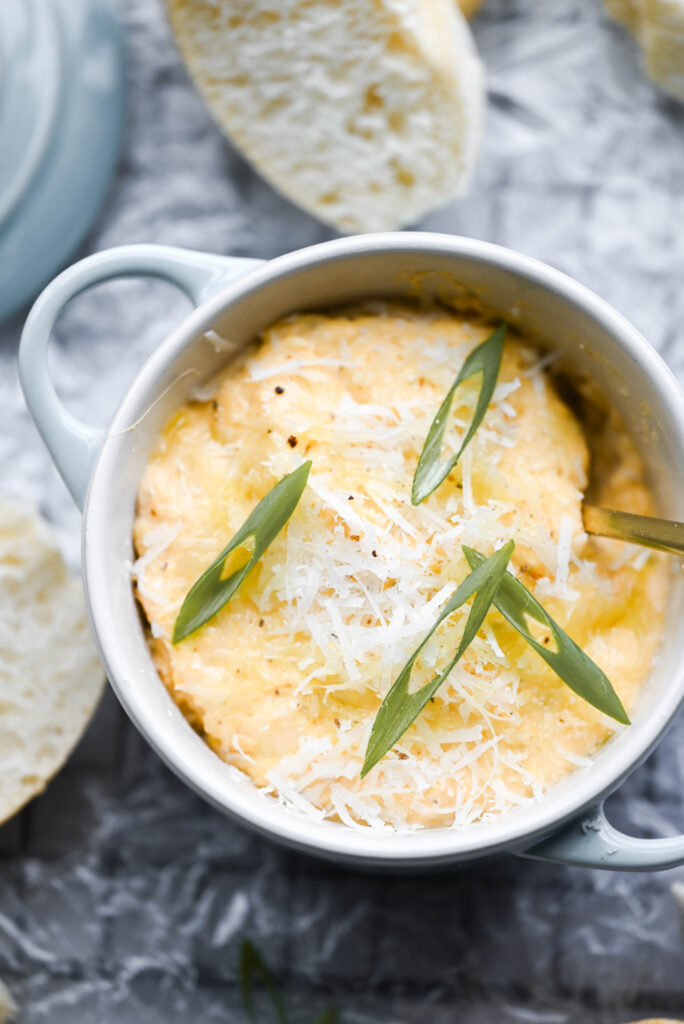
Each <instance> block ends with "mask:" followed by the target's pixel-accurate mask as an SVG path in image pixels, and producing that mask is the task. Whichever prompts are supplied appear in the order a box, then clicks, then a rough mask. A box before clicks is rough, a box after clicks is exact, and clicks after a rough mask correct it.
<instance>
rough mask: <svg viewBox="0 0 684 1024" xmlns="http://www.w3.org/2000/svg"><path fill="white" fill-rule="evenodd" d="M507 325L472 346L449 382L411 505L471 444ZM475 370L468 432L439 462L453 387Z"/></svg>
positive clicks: (495, 376)
mask: <svg viewBox="0 0 684 1024" xmlns="http://www.w3.org/2000/svg"><path fill="white" fill-rule="evenodd" d="M506 329H507V325H506V324H501V325H500V326H499V327H497V329H496V330H495V331H494V332H493V333H492V334H490V335H489V337H488V338H486V339H485V340H484V341H483V342H482V343H481V344H480V345H478V346H477V348H474V349H473V351H472V352H471V353H470V355H469V356H468V358H467V359H466V361H465V362H464V364H463V366H462V367H461V371H460V373H459V375H458V377H457V378H456V380H455V381H454V383H453V384H452V385H451V388H450V389H449V392H448V394H447V396H446V398H445V399H444V401H443V402H442V404H441V405H440V407H439V409H438V411H437V415H436V416H435V418H434V420H433V421H432V424H431V426H430V429H429V431H428V435H427V438H426V439H425V444H424V445H423V450H422V452H421V453H420V458H419V459H418V465H417V466H416V472H415V474H414V477H413V488H412V490H411V502H412V504H413V505H420V503H421V502H422V501H425V499H426V498H427V497H429V496H430V495H431V494H432V492H433V491H434V490H436V489H437V488H438V487H439V485H440V484H441V483H442V481H443V480H444V479H445V477H447V476H448V475H449V473H450V472H451V470H452V469H453V468H454V466H455V465H456V463H457V462H458V460H459V459H460V457H461V455H462V454H463V452H464V450H465V448H466V447H467V445H468V444H470V442H471V440H472V438H473V435H474V433H475V431H476V430H477V428H478V427H479V426H480V424H481V423H482V420H483V419H484V416H485V413H486V412H487V409H488V407H489V403H490V402H491V400H492V395H493V394H494V388H495V387H496V382H497V379H498V376H499V370H500V368H501V356H502V354H503V345H504V340H505V338H506ZM476 373H481V374H482V381H481V383H480V392H479V395H478V398H477V405H476V406H475V413H474V415H473V419H472V422H471V424H470V427H469V428H468V432H467V433H466V435H465V437H464V438H463V441H462V443H461V447H460V448H459V450H458V451H457V453H456V454H455V455H453V456H452V457H451V458H450V459H445V460H444V461H443V462H440V461H439V458H440V454H441V451H442V441H443V439H444V431H445V430H446V426H447V420H448V418H449V413H450V411H451V404H452V402H453V399H454V394H455V392H456V389H457V387H458V386H459V384H462V383H463V382H464V381H466V380H468V379H469V378H470V377H474V376H475V374H476Z"/></svg>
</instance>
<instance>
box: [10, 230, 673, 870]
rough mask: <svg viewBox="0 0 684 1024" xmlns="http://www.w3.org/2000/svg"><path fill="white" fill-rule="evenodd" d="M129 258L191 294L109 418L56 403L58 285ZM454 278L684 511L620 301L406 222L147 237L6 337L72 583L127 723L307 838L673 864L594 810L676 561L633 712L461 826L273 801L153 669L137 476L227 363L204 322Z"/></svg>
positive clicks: (346, 852) (225, 798)
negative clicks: (538, 785) (583, 380)
mask: <svg viewBox="0 0 684 1024" xmlns="http://www.w3.org/2000/svg"><path fill="white" fill-rule="evenodd" d="M131 274H139V275H151V276H156V277H161V278H164V279H166V280H169V281H171V282H173V283H175V284H177V285H178V287H180V288H181V289H183V290H184V291H185V292H186V293H187V294H188V295H189V296H190V298H191V299H192V301H193V303H194V304H195V306H196V308H195V310H194V312H192V313H191V314H190V315H189V316H188V317H187V318H186V319H185V320H183V322H182V323H180V324H179V325H178V326H177V327H176V328H175V330H174V331H172V333H171V334H170V335H169V336H168V337H167V338H166V339H165V341H164V342H163V343H162V344H161V345H160V346H159V348H158V349H157V350H156V351H155V352H154V354H153V355H152V356H151V357H150V358H149V359H148V361H147V362H146V363H145V365H144V366H143V367H142V369H141V370H139V372H138V373H137V375H136V376H135V378H134V380H133V382H132V384H131V385H130V387H129V389H128V391H127V392H126V394H125V395H124V397H123V399H122V400H121V403H120V405H119V407H118V409H117V411H116V413H115V415H114V417H113V419H112V421H111V423H110V424H109V427H108V428H107V429H106V430H104V431H101V430H95V429H93V428H92V427H90V426H87V425H85V424H83V423H80V422H79V421H78V420H76V419H75V418H74V417H73V416H72V415H71V414H69V413H68V412H67V411H66V410H65V409H64V408H63V406H62V405H61V403H60V401H59V399H58V397H57V395H56V394H55V391H54V388H53V386H52V384H51V381H50V378H49V376H48V370H47V347H48V341H49V338H50V333H51V329H52V327H53V324H54V321H55V319H56V317H57V316H58V314H59V312H60V310H61V309H62V308H63V306H64V305H65V304H66V303H67V302H68V301H69V300H70V299H72V298H73V297H74V296H75V295H77V294H78V293H79V292H81V291H83V290H84V289H86V288H88V287H90V286H91V285H94V284H96V283H98V282H100V281H104V280H106V279H109V278H113V277H118V276H122V275H131ZM463 294H468V295H470V294H472V295H475V296H476V297H477V298H478V300H479V301H480V302H481V303H483V304H484V305H485V306H486V307H487V308H488V309H490V310H491V311H492V312H494V313H495V314H497V315H500V316H501V317H504V318H506V319H508V320H509V321H510V322H511V323H512V324H514V325H516V326H518V327H519V328H520V329H521V330H523V331H524V332H525V333H526V334H527V336H528V337H529V338H531V339H532V340H538V341H539V343H540V344H542V345H545V346H546V347H548V346H553V348H554V349H557V350H559V351H560V353H561V354H562V356H563V357H564V358H565V360H566V361H569V362H571V364H572V365H573V367H575V368H576V370H577V372H578V373H583V374H588V375H590V376H591V377H592V378H594V379H595V380H596V382H597V383H598V385H599V386H600V387H601V388H602V389H603V391H604V392H605V394H606V395H607V396H608V398H609V400H610V401H612V402H613V403H614V404H615V405H616V406H617V408H618V409H619V411H620V412H621V413H622V415H623V417H624V419H625V422H626V424H627V426H628V428H629V429H630V431H631V432H632V433H633V435H634V438H635V440H636V441H637V444H638V446H639V448H640V450H641V453H642V456H643V457H644V459H645V461H646V463H647V465H648V467H649V470H650V474H651V483H652V486H653V488H654V491H655V494H656V497H657V501H658V505H659V509H660V511H661V512H662V514H664V515H668V516H671V517H678V518H683V517H684V492H683V490H682V487H681V480H682V472H683V470H684V402H683V401H682V393H681V391H680V389H679V387H678V385H677V383H676V382H675V380H674V378H673V376H672V374H671V373H670V371H669V370H668V369H667V367H666V366H665V364H664V363H663V361H662V360H661V359H660V357H659V356H658V355H657V353H656V352H655V351H654V350H653V348H651V346H650V345H649V344H648V343H647V342H646V341H645V340H644V338H643V337H642V336H641V335H640V334H639V333H638V332H637V331H636V330H635V329H634V328H633V327H632V326H631V325H630V324H629V323H628V322H627V321H626V320H624V319H623V317H621V316H620V315H619V314H618V313H616V312H615V311H614V310H613V309H611V308H610V307H609V306H608V305H606V303H605V302H603V301H602V300H601V299H599V298H598V297H597V296H596V295H594V294H593V293H592V292H590V291H589V290H587V289H586V288H584V287H583V286H582V285H580V284H578V283H577V282H575V281H573V280H571V279H570V278H568V277H566V276H564V275H563V274H561V273H559V272H558V271H557V270H554V269H552V268H551V267H549V266H545V265H544V264H542V263H538V262H536V261H535V260H532V259H529V258H528V257H526V256H522V255H520V254H518V253H515V252H512V251H510V250H507V249H503V248H499V247H497V246H493V245H489V244H486V243H484V242H479V241H473V240H470V239H464V238H457V237H453V236H442V235H437V234H419V233H395V234H384V235H373V236H361V237H355V238H345V239H342V240H339V241H332V242H326V243H324V244H322V245H316V246H313V247H311V248H307V249H303V250H300V251H298V252H294V253H290V254H289V255H286V256H281V257H280V258H278V259H275V260H273V261H271V262H268V263H264V262H261V261H258V260H248V259H232V258H230V257H225V256H213V255H209V254H204V253H195V252H188V251H184V250H178V249H168V248H164V247H159V246H130V247H124V248H120V249H113V250H110V251H107V252H103V253H99V254H97V255H95V256H91V257H89V258H88V259H85V260H83V261H82V262H81V263H78V264H76V265H75V266H74V267H72V268H71V269H69V270H67V271H65V272H64V273H62V274H61V275H60V276H59V277H58V278H57V279H56V280H55V281H54V282H53V283H52V284H51V285H49V286H48V287H47V288H46V289H45V291H44V292H43V294H42V295H41V296H40V298H39V299H38V300H37V302H36V304H35V305H34V307H33V309H32V311H31V313H30V316H29V318H28V320H27V323H26V326H25V329H24V333H23V337H22V342H21V350H20V373H21V379H22V384H23V387H24V392H25V395H26V399H27V402H28V405H29V408H30V409H31V412H32V414H33V417H34V419H35V421H36V423H37V425H38V428H39V430H40V431H41V433H42V436H43V438H44V440H45V442H46V444H47V446H48V448H49V449H50V452H51V453H52V456H53V458H54V460H55V463H56V464H57V467H58V468H59V470H60V472H61V474H62V476H63V478H64V480H65V482H66V484H67V486H68V487H69V489H70V491H71V493H72V494H73V496H74V498H75V499H76V501H77V502H78V504H79V505H80V506H81V507H82V508H83V573H84V580H85V590H86V599H87V605H88V610H89V615H90V619H91V623H92V627H93V631H94V633H95V636H96V638H97V643H98V645H99V648H100V652H101V655H102V660H103V662H104V664H105V667H106V670H107V673H108V676H109V679H110V680H111V683H112V686H113V687H114V689H115V691H116V693H117V695H118V697H119V699H120V701H121V703H122V704H123V706H124V707H125V709H126V711H127V712H128V714H129V715H130V717H131V719H132V720H133V722H134V723H135V724H136V726H137V727H138V729H139V730H140V731H141V732H142V733H143V735H144V736H145V737H146V738H147V740H148V741H149V743H150V744H151V745H152V746H153V747H154V749H155V750H156V751H157V752H158V753H159V755H160V756H161V757H162V758H163V759H164V761H165V762H166V763H167V764H168V765H169V766H170V767H171V768H172V769H173V771H174V772H176V773H177V775H179V776H180V777H181V778H182V779H183V780H184V781H185V782H186V783H187V784H188V785H190V786H191V787H192V788H193V789H194V790H196V791H197V792H198V793H199V794H201V795H202V796H203V797H204V798H205V799H206V800H208V801H209V802H210V803H212V804H213V805H214V806H215V807H217V808H219V809H220V810H221V811H223V812H225V813H226V814H229V815H231V816H233V817H234V818H237V819H238V820H239V821H241V822H243V823H244V824H246V825H249V826H250V827H252V828H254V829H257V830H258V831H260V832H261V833H264V834H266V835H268V836H271V837H272V838H274V839H277V840H279V841H281V842H283V843H286V844H288V845H290V846H292V847H296V848H298V849H301V850H306V851H308V852H310V853H313V854H317V855H320V856H324V857H327V858H331V859H334V860H338V861H346V862H351V863H354V864H356V865H363V866H373V865H375V866H382V867H384V868H400V867H424V866H428V865H431V866H436V865H444V864H447V863H463V862H466V861H470V860H472V859H474V858H478V857H484V856H489V855H491V854H495V853H500V852H502V851H510V852H515V853H522V854H525V855H527V856H534V857H543V858H548V859H555V860H560V861H565V862H569V863H573V864H585V865H591V866H594V867H609V868H616V869H623V870H647V869H653V868H658V867H669V866H672V865H675V864H681V863H684V837H676V838H663V839H638V838H633V837H629V836H625V835H623V834H621V833H620V832H618V831H616V830H615V829H614V828H613V827H612V826H611V825H610V824H609V823H608V821H607V820H606V818H605V816H604V813H603V809H602V805H603V801H604V800H605V798H606V796H607V795H608V794H609V793H611V792H612V791H613V790H614V789H615V788H616V787H617V786H618V785H619V784H620V783H621V782H622V780H623V779H624V778H625V777H626V776H627V775H628V774H629V773H630V772H631V771H633V769H634V768H635V767H636V766H637V765H638V764H640V762H641V761H643V759H644V758H645V757H646V756H647V755H648V753H649V752H650V751H651V750H652V749H653V747H654V746H655V744H656V743H657V741H658V740H659V738H660V737H661V736H662V734H663V731H664V730H665V729H666V727H667V725H668V723H669V722H670V721H671V719H672V717H673V715H674V714H675V712H676V710H677V708H678V707H679V704H680V702H681V700H682V697H683V695H684V628H683V627H684V617H683V608H682V589H683V587H682V582H683V581H682V579H681V574H679V575H677V576H675V574H674V573H673V580H672V588H671V594H670V600H669V602H668V621H667V626H666V633H665V640H664V643H663V647H662V652H661V656H660V658H659V660H658V664H657V665H656V666H654V670H653V672H652V674H651V677H650V678H649V680H648V681H647V683H646V684H645V686H644V688H643V694H642V697H641V700H640V703H639V706H638V707H637V708H636V710H635V712H634V714H633V724H632V726H630V727H629V728H628V729H625V730H623V731H621V732H620V733H619V734H618V735H616V736H615V737H614V738H613V739H611V740H610V741H609V742H608V743H606V745H605V746H604V747H603V748H602V750H601V751H600V752H599V753H598V754H597V756H596V757H595V758H594V760H593V762H592V764H591V765H590V766H587V767H585V768H581V769H579V770H578V771H576V772H575V773H574V774H572V775H571V776H569V777H568V778H567V779H565V780H564V781H563V782H562V783H561V784H560V785H558V786H557V787H555V788H554V789H553V790H552V791H550V792H549V793H548V794H547V795H546V796H545V797H543V798H542V799H541V800H540V801H539V802H538V803H536V804H534V805H530V806H527V807H525V808H523V809H520V810H517V811H514V812H512V813H508V814H505V815H502V816H500V817H498V818H496V819H495V820H492V821H490V822H487V823H483V824H477V825H472V826H469V827H468V828H465V829H462V830H454V829H430V830H424V831H420V832H416V833H410V834H393V833H387V834H384V833H379V834H377V833H375V832H373V831H371V830H354V829H350V828H348V827H347V826H344V825H340V824H334V823H329V822H320V821H318V820H312V819H310V818H308V817H305V816H303V815H301V814H299V813H297V812H294V811H291V810H288V809H286V808H285V807H282V806H280V805H279V804H278V803H277V802H276V801H275V800H274V799H273V798H271V797H266V796H264V795H263V794H261V793H259V792H258V790H257V789H256V788H255V787H254V786H253V785H252V784H251V783H250V782H249V781H248V780H247V779H246V778H244V777H242V776H240V775H239V773H237V772H236V771H235V769H232V768H230V767H229V766H228V765H226V764H224V763H223V762H222V761H221V760H220V759H219V758H218V757H217V756H216V755H215V754H214V753H212V751H211V750H210V749H209V747H208V746H207V745H206V744H205V743H204V742H203V741H202V740H201V739H200V738H199V737H198V736H197V734H196V733H195V732H194V731H193V730H192V728H191V727H190V726H189V725H188V723H187V722H186V720H185V718H184V717H183V715H182V714H181V712H180V711H179V709H178V708H177V707H176V705H175V704H174V702H173V701H172V699H171V698H170V696H169V694H168V693H167V691H166V689H165V687H164V685H163V683H162V682H161V680H160V678H159V676H158V675H157V672H156V670H155V667H154V664H153V662H152V659H151V657H150V653H149V650H148V647H147V642H146V639H145V633H144V630H143V627H142V624H141V616H140V612H139V609H138V606H137V604H136V601H135V598H134V595H133V589H132V586H131V578H130V568H129V567H130V563H131V559H132V558H133V551H132V542H131V533H132V526H133V519H134V513H135V500H136V492H137V489H138V485H139V482H140V478H141V475H142V473H143V470H144V467H145V464H146V461H147V458H148V455H149V453H150V450H151V448H152V446H153V444H154V442H155V440H156V438H157V436H158V434H159V431H160V430H161V429H162V427H163V426H164V425H165V423H166V422H167V420H168V419H169V417H170V416H171V415H172V413H173V412H174V411H175V410H176V409H177V408H178V407H179V406H180V405H181V404H182V403H183V402H184V400H185V399H186V396H187V395H188V393H189V392H190V390H191V389H192V388H194V387H196V386H197V384H198V383H199V382H200V381H201V380H202V378H205V377H209V376H211V375H212V374H213V373H215V372H216V371H217V369H219V368H220V366H221V365H222V364H223V363H224V362H225V359H226V356H225V353H224V354H223V355H222V354H221V353H220V352H217V351H216V348H215V346H214V344H213V343H212V342H211V340H210V339H207V338H206V337H205V332H206V331H208V330H213V331H217V332H218V333H219V334H220V335H222V336H224V337H229V338H230V339H231V341H232V342H236V343H238V344H240V345H242V344H247V343H248V342H249V341H250V340H251V339H253V338H254V336H255V335H256V334H257V333H258V332H259V331H260V330H262V329H263V328H265V327H266V326H268V325H269V324H271V323H272V322H273V321H275V320H277V319H278V318H280V317H282V316H284V315H286V314H289V313H292V312H295V311H301V310H307V309H312V308H324V307H326V306H330V305H339V304H341V303H348V302H352V301H356V300H360V299H363V298H368V297H379V296H394V297H397V296H409V297H416V296H421V297H427V298H436V299H440V300H444V301H450V300H452V299H454V298H455V297H458V296H459V295H463Z"/></svg>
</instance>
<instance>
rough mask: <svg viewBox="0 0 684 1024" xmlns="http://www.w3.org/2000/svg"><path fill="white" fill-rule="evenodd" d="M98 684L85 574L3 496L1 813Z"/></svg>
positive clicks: (8, 811) (75, 730)
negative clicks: (72, 571) (77, 574)
mask: <svg viewBox="0 0 684 1024" xmlns="http://www.w3.org/2000/svg"><path fill="white" fill-rule="evenodd" d="M102 683H103V671H102V667H101V665H100V662H99V660H98V657H97V653H96V651H95V645H94V643H93V640H92V638H91V635H90V630H89V627H88V623H87V619H86V613H85V607H84V602H83V592H82V588H81V583H80V581H79V580H75V579H72V578H71V577H70V575H69V573H68V571H67V568H66V566H65V564H64V562H63V560H62V557H61V555H60V552H59V549H58V546H57V543H56V539H55V537H54V535H53V532H52V530H51V529H50V527H49V526H48V524H47V523H46V522H45V521H44V520H43V519H42V518H41V517H40V516H39V515H37V513H36V512H35V511H34V510H33V509H32V508H30V507H28V506H25V505H23V504H20V503H18V502H15V501H10V500H8V499H0V822H2V821H4V820H6V819H7V818H9V817H10V816H11V815H12V814H14V813H15V811H17V810H19V808H20V807H22V806H23V805H24V804H25V803H26V802H27V801H28V800H30V799H31V797H33V796H35V795H36V794H37V793H40V792H41V790H42V789H44V787H45V785H46V783H47V782H48V780H49V779H50V778H51V777H52V776H53V775H54V774H55V772H56V771H57V770H58V769H59V768H60V767H61V766H62V764H63V763H64V761H65V760H66V758H67V756H68V755H69V753H70V752H71V750H72V748H73V746H74V745H75V743H76V741H77V740H78V738H79V737H80V735H81V733H82V732H83V729H84V728H85V726H86V724H87V722H88V720H89V719H90V716H91V715H92V713H93V710H94V708H95V705H96V703H97V701H98V698H99V696H100V693H101V690H102ZM0 1005H1V999H0ZM0 1020H2V1017H1V1015H0Z"/></svg>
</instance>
